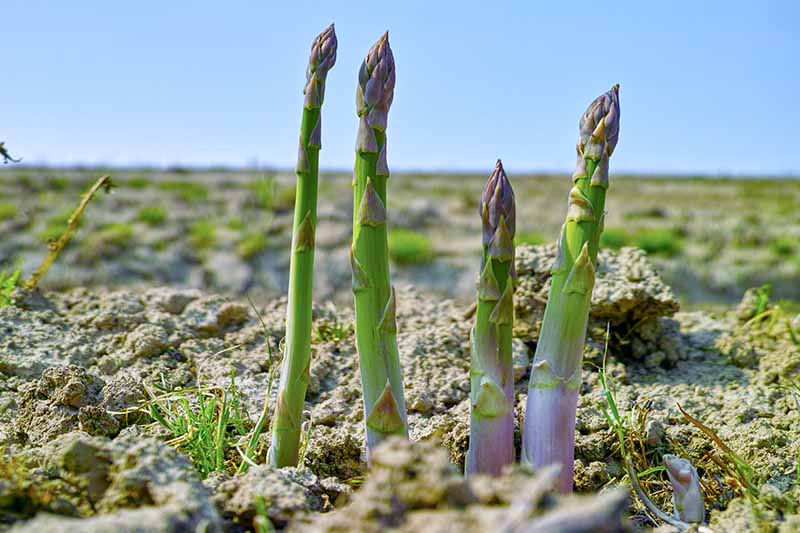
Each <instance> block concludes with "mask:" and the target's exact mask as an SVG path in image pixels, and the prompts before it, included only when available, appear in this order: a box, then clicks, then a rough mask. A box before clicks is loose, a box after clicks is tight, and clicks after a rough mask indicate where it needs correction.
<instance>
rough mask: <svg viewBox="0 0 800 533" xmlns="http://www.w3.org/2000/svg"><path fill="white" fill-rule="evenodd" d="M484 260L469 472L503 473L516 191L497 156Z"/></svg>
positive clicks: (510, 440)
mask: <svg viewBox="0 0 800 533" xmlns="http://www.w3.org/2000/svg"><path fill="white" fill-rule="evenodd" d="M480 216H481V220H482V222H483V261H482V263H481V274H480V277H479V279H478V303H477V309H476V313H475V326H474V327H473V329H472V362H471V366H470V373H469V375H470V388H471V392H470V432H469V451H468V452H467V461H466V473H467V474H475V473H483V474H492V475H498V474H500V472H501V470H502V468H503V466H505V465H507V464H511V463H513V462H514V367H513V364H512V356H511V329H512V326H513V322H514V280H513V278H512V274H513V265H514V232H515V226H516V207H515V205H514V191H513V189H512V188H511V184H510V183H509V181H508V177H507V176H506V173H505V171H504V170H503V164H502V163H501V162H500V160H499V159H498V160H497V165H496V166H495V169H494V172H492V175H491V176H490V177H489V181H488V183H487V184H486V188H485V189H484V190H483V196H482V197H481V206H480Z"/></svg>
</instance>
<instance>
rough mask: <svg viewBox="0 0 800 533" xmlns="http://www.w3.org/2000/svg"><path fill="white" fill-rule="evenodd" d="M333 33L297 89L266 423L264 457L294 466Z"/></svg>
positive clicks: (321, 38)
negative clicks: (271, 411)
mask: <svg viewBox="0 0 800 533" xmlns="http://www.w3.org/2000/svg"><path fill="white" fill-rule="evenodd" d="M336 45H337V42H336V33H335V31H334V28H333V24H331V25H330V26H329V27H328V28H327V29H326V30H325V31H324V32H322V33H321V34H320V35H318V36H317V38H316V39H314V42H313V44H312V45H311V56H310V59H309V64H308V70H307V71H306V86H305V90H304V91H303V92H304V94H305V102H304V105H303V119H302V124H301V128H300V145H299V148H298V155H297V194H296V197H295V204H294V226H293V234H292V255H291V260H290V266H289V301H288V304H287V309H286V346H285V351H284V356H283V363H282V365H281V379H280V383H279V385H278V400H277V405H276V407H275V417H274V419H273V425H272V445H271V446H270V452H269V462H270V464H271V465H272V466H276V467H282V466H296V465H297V459H298V452H299V445H300V434H301V431H302V428H301V426H302V416H303V409H304V406H305V398H306V390H307V388H308V381H309V367H310V364H311V303H312V290H313V284H314V232H315V229H316V227H317V181H318V177H319V150H320V148H321V145H322V142H321V137H322V124H321V120H322V116H321V109H322V102H323V100H324V96H325V78H326V76H327V74H328V71H329V70H330V69H331V67H333V65H334V63H335V62H336Z"/></svg>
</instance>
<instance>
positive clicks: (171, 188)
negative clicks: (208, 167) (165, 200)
mask: <svg viewBox="0 0 800 533" xmlns="http://www.w3.org/2000/svg"><path fill="white" fill-rule="evenodd" d="M156 187H158V189H160V190H162V191H165V192H169V193H173V194H176V195H177V196H178V198H180V199H181V200H183V201H184V202H186V203H187V204H191V203H199V202H205V201H206V200H207V199H208V187H206V186H205V185H203V184H202V183H197V182H195V181H188V180H168V181H161V182H159V183H158V184H157V185H156Z"/></svg>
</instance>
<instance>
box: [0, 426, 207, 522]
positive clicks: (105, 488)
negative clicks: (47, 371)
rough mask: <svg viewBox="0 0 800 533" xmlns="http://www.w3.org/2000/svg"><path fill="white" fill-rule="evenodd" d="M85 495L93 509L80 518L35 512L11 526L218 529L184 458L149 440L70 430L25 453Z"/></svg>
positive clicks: (205, 493)
mask: <svg viewBox="0 0 800 533" xmlns="http://www.w3.org/2000/svg"><path fill="white" fill-rule="evenodd" d="M28 460H29V462H30V463H32V464H38V465H40V466H41V467H44V468H47V469H49V470H50V471H51V472H52V473H53V474H55V475H57V476H59V477H61V478H63V479H65V480H66V481H67V482H68V483H69V484H70V485H71V486H73V487H80V494H79V495H78V497H79V498H83V499H85V500H88V501H89V502H90V504H91V509H93V510H95V511H96V512H97V514H96V515H95V516H91V517H88V518H85V519H82V520H78V519H74V518H67V517H63V516H54V515H48V514H39V515H37V516H36V517H35V518H33V519H31V520H28V521H26V522H18V523H17V524H15V525H14V527H13V528H12V529H11V531H20V532H22V531H49V532H64V533H67V532H70V533H71V532H76V531H77V532H87V533H88V532H92V533H94V532H99V531H109V532H111V531H122V532H138V531H170V532H176V533H177V532H179V531H198V530H203V531H210V532H214V531H222V520H221V518H220V516H219V514H218V513H217V510H216V508H215V507H214V505H213V504H212V503H211V501H210V494H209V492H208V490H207V489H206V488H205V487H204V486H203V484H202V483H201V482H200V480H199V479H198V478H197V474H196V473H195V472H194V469H193V468H192V467H191V465H190V464H189V463H188V461H187V460H186V459H185V458H184V457H183V456H182V455H181V454H179V453H178V452H177V451H175V449H173V448H171V447H169V446H167V445H165V444H163V443H161V442H158V441H156V440H153V439H147V438H145V439H142V438H139V437H137V438H136V439H128V438H121V439H118V440H117V441H114V442H112V441H108V440H105V439H100V438H97V437H89V436H88V435H86V434H85V433H80V432H75V433H69V434H66V435H63V436H61V437H59V438H57V439H56V440H54V441H53V442H51V443H49V444H48V445H47V446H46V447H45V448H42V449H40V450H37V451H36V452H35V453H32V454H31V455H30V457H29V459H28Z"/></svg>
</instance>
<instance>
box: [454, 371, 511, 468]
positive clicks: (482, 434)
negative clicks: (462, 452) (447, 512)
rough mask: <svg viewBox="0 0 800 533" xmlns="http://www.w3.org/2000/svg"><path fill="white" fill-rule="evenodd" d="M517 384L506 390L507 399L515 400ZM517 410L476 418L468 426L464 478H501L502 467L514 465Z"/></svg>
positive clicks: (504, 390) (508, 383)
mask: <svg viewBox="0 0 800 533" xmlns="http://www.w3.org/2000/svg"><path fill="white" fill-rule="evenodd" d="M513 383H514V380H513V378H512V379H509V380H508V382H507V385H506V386H505V387H504V388H503V392H505V394H506V398H514V385H513ZM514 459H515V457H514V409H513V408H512V409H510V410H509V412H508V413H507V414H506V415H504V416H501V417H497V418H477V417H473V418H472V420H471V421H470V425H469V450H468V451H467V460H466V464H465V465H464V474H465V475H467V476H469V475H472V474H478V473H480V474H489V475H492V476H499V475H500V474H501V473H502V470H503V467H504V466H506V465H510V464H513V463H514Z"/></svg>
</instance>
